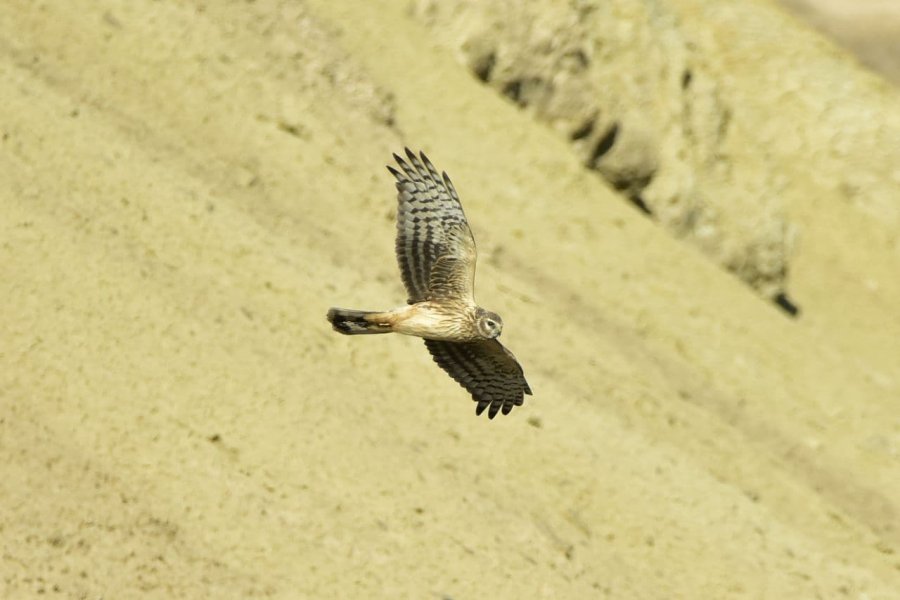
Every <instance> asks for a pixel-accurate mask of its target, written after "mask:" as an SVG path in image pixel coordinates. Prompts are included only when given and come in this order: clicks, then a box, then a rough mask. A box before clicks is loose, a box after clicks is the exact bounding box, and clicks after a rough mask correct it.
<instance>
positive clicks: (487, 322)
mask: <svg viewBox="0 0 900 600" xmlns="http://www.w3.org/2000/svg"><path fill="white" fill-rule="evenodd" d="M475 325H476V326H477V327H478V333H480V334H481V335H482V336H484V337H486V338H487V339H489V340H492V339H494V338H495V337H498V336H499V335H500V332H502V331H503V319H501V318H500V315H498V314H497V313H493V312H491V311H489V310H484V309H483V308H478V310H476V311H475Z"/></svg>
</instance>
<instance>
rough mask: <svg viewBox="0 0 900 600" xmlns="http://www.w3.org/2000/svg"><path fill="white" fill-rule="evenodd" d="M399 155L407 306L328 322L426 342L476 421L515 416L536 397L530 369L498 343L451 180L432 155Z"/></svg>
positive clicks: (335, 314)
mask: <svg viewBox="0 0 900 600" xmlns="http://www.w3.org/2000/svg"><path fill="white" fill-rule="evenodd" d="M406 156H407V159H408V162H407V161H406V160H404V159H402V158H401V157H399V156H397V155H396V154H394V159H395V160H396V161H397V164H398V166H399V167H400V170H397V169H395V168H394V167H391V166H389V167H388V170H389V171H390V172H391V174H393V176H394V177H395V178H396V180H397V182H396V185H397V191H398V209H397V244H396V251H397V262H399V264H400V273H401V276H402V278H403V284H404V285H405V286H406V290H407V292H408V294H409V299H408V300H407V305H406V306H402V307H400V308H395V309H393V310H388V311H384V312H377V311H362V310H347V309H343V308H332V309H330V310H329V311H328V320H329V321H330V322H331V325H332V327H333V328H334V330H335V331H337V332H339V333H343V334H345V335H357V334H372V333H391V332H393V333H402V334H404V335H412V336H417V337H420V338H424V339H425V346H426V347H427V348H428V351H429V352H431V355H432V357H433V358H434V361H435V362H436V363H437V364H438V366H440V367H441V368H442V369H444V370H445V371H446V372H447V373H449V374H450V377H452V378H453V379H455V380H456V381H457V382H458V383H459V384H460V385H462V386H463V387H464V388H465V389H466V390H467V391H468V392H469V393H470V394H472V399H473V400H475V402H476V403H477V404H476V407H475V414H476V415H480V414H481V413H483V412H484V411H485V410H487V411H488V417H489V418H491V419H493V418H494V416H496V414H497V413H498V412H502V413H503V414H504V415H505V414H509V411H511V410H512V408H513V406H521V405H522V402H523V399H524V395H525V394H529V395H530V394H531V388H530V387H528V382H527V381H525V375H524V373H523V372H522V367H521V366H520V365H519V363H518V362H517V361H516V358H515V356H513V355H512V353H511V352H510V351H509V350H507V349H506V348H505V347H504V346H503V345H502V344H501V343H500V342H499V341H498V340H497V337H498V336H499V335H500V332H501V330H502V329H503V321H502V320H501V319H500V316H499V315H498V314H496V313H493V312H491V311H489V310H485V309H483V308H481V307H480V306H478V305H477V304H476V303H475V258H476V252H475V239H474V238H473V237H472V231H471V230H470V229H469V224H468V222H467V221H466V215H465V214H464V213H463V209H462V205H461V204H460V202H459V196H458V195H457V193H456V190H455V189H454V187H453V184H452V183H451V182H450V178H449V177H448V176H447V173H446V172H444V173H441V174H438V172H437V169H435V168H434V165H432V164H431V161H430V160H428V157H426V156H425V154H424V153H420V154H419V155H418V156H416V154H415V153H413V152H412V151H411V150H410V149H409V148H407V149H406Z"/></svg>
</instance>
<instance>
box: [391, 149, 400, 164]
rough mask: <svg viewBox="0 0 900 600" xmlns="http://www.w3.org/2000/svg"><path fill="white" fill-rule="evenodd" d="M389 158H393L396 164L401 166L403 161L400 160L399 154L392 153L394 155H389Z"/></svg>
mask: <svg viewBox="0 0 900 600" xmlns="http://www.w3.org/2000/svg"><path fill="white" fill-rule="evenodd" d="M391 156H393V157H394V160H396V161H397V163H398V164H401V165H402V164H403V159H402V158H400V155H399V154H397V153H396V152H394V153H392V154H391Z"/></svg>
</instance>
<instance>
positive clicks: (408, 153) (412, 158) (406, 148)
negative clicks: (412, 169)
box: [403, 146, 418, 162]
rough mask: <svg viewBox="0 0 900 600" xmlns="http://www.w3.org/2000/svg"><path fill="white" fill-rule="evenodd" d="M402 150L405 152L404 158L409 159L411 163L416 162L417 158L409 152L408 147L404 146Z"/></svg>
mask: <svg viewBox="0 0 900 600" xmlns="http://www.w3.org/2000/svg"><path fill="white" fill-rule="evenodd" d="M403 149H404V150H406V156H408V157H409V160H411V161H413V162H415V161H416V160H418V157H417V156H416V153H415V152H413V151H412V150H410V149H409V147H408V146H404V147H403Z"/></svg>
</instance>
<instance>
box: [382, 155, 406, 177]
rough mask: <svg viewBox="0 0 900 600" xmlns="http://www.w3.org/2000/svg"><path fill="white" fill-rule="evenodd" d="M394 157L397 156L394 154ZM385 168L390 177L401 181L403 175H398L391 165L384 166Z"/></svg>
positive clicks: (398, 172)
mask: <svg viewBox="0 0 900 600" xmlns="http://www.w3.org/2000/svg"><path fill="white" fill-rule="evenodd" d="M394 156H397V155H396V154H395V155H394ZM386 166H387V170H388V171H390V172H391V175H393V176H394V177H396V178H397V179H403V175H402V174H401V173H400V171H398V170H397V169H395V168H394V167H392V166H391V165H386Z"/></svg>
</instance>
